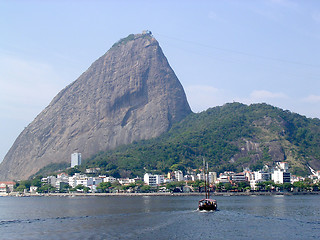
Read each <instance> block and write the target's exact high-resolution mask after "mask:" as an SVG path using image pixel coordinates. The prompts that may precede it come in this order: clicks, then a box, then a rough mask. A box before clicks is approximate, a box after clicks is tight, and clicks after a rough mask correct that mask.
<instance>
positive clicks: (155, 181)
mask: <svg viewBox="0 0 320 240" xmlns="http://www.w3.org/2000/svg"><path fill="white" fill-rule="evenodd" d="M143 180H144V182H145V184H147V185H150V186H157V185H160V184H162V183H164V176H163V175H153V174H150V173H146V174H145V175H144V177H143Z"/></svg>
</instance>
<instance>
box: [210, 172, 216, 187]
mask: <svg viewBox="0 0 320 240" xmlns="http://www.w3.org/2000/svg"><path fill="white" fill-rule="evenodd" d="M208 177H209V184H214V183H215V182H216V181H217V173H216V172H209V174H208Z"/></svg>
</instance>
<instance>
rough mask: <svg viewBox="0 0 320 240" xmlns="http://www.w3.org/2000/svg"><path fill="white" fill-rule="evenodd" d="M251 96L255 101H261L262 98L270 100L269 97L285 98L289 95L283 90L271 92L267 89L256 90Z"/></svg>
mask: <svg viewBox="0 0 320 240" xmlns="http://www.w3.org/2000/svg"><path fill="white" fill-rule="evenodd" d="M250 98H251V99H252V100H253V101H260V100H268V99H279V98H280V99H285V98H287V96H286V95H285V94H284V93H281V92H276V93H275V92H270V91H267V90H254V91H253V92H252V93H251V94H250Z"/></svg>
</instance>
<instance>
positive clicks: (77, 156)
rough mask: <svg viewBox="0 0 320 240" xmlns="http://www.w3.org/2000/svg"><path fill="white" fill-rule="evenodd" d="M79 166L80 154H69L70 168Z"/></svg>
mask: <svg viewBox="0 0 320 240" xmlns="http://www.w3.org/2000/svg"><path fill="white" fill-rule="evenodd" d="M77 165H81V153H72V154H71V167H74V166H77Z"/></svg>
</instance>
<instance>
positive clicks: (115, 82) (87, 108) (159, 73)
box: [0, 34, 191, 180]
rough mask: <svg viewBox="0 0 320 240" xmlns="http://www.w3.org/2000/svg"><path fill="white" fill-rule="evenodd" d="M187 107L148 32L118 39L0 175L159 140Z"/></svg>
mask: <svg viewBox="0 0 320 240" xmlns="http://www.w3.org/2000/svg"><path fill="white" fill-rule="evenodd" d="M190 112H191V110H190V107H189V104H188V102H187V99H186V96H185V93H184V90H183V87H182V85H181V84H180V82H179V80H178V78H177V77H176V75H175V73H174V72H173V70H172V69H171V67H170V66H169V64H168V61H167V59H166V57H165V56H164V54H163V52H162V50H161V48H160V46H159V43H158V42H157V41H156V40H155V39H154V38H153V37H152V35H150V34H137V35H129V36H128V37H127V38H125V39H122V40H120V41H119V42H118V43H116V44H114V46H113V47H112V48H111V49H110V50H109V51H108V52H107V53H106V54H104V55H103V56H102V57H100V58H99V59H98V60H96V61H95V62H94V63H93V64H92V65H91V66H90V67H89V69H88V70H87V71H86V72H84V73H83V74H82V75H81V76H80V77H79V78H78V79H77V80H76V81H74V82H73V83H71V84H70V85H69V86H67V87H66V88H65V89H63V90H62V91H61V92H60V93H59V94H58V95H57V96H56V97H55V98H54V99H53V100H52V102H51V103H50V104H49V106H47V107H46V108H45V109H44V110H43V111H42V112H41V113H40V114H39V115H38V116H37V117H36V118H35V119H34V121H33V122H31V123H30V124H29V125H28V127H27V128H25V129H24V130H23V131H22V133H21V134H20V135H19V137H18V138H17V139H16V141H15V143H14V144H13V146H12V147H11V149H10V150H9V152H8V153H7V155H6V156H5V158H4V160H3V162H2V163H1V165H0V179H5V180H13V179H16V180H18V179H27V178H28V177H29V176H31V175H32V174H34V173H36V172H37V171H38V170H39V169H41V168H42V167H44V166H46V165H48V164H50V163H60V162H69V161H70V155H71V154H72V153H73V152H80V153H81V154H82V158H87V157H90V156H91V155H93V154H95V153H98V152H99V151H104V150H108V149H113V148H115V147H117V146H120V145H123V144H128V143H131V142H133V141H138V140H142V139H150V138H153V137H157V136H159V135H161V134H162V133H164V132H166V131H167V130H169V129H170V127H171V125H172V124H173V123H175V122H178V121H181V120H182V119H184V118H185V117H186V116H187V115H188V114H189V113H190Z"/></svg>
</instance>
